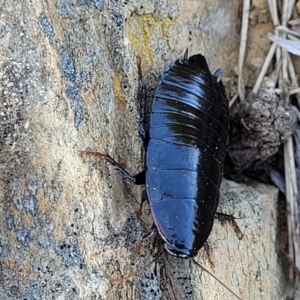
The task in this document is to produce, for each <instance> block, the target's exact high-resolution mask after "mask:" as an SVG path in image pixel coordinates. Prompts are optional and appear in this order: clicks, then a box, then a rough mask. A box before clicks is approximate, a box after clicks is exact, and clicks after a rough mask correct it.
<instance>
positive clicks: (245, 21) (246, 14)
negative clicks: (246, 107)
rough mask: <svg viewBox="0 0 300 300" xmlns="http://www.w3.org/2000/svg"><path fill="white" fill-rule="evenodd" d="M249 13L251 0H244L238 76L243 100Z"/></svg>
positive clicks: (239, 92)
mask: <svg viewBox="0 0 300 300" xmlns="http://www.w3.org/2000/svg"><path fill="white" fill-rule="evenodd" d="M249 13H250V0H244V2H243V17H242V29H241V41H240V49H239V67H238V72H239V78H238V94H239V97H240V100H241V101H243V100H244V99H245V86H244V81H243V74H242V73H243V66H244V59H245V52H246V44H247V36H248V34H247V32H248V25H249Z"/></svg>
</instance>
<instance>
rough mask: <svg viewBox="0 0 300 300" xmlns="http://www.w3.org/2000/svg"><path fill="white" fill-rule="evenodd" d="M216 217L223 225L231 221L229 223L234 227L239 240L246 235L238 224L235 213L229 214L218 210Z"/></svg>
mask: <svg viewBox="0 0 300 300" xmlns="http://www.w3.org/2000/svg"><path fill="white" fill-rule="evenodd" d="M215 218H216V219H217V220H219V221H220V222H221V224H222V225H224V224H225V222H229V224H230V225H231V226H232V227H233V229H234V231H235V233H236V235H237V237H238V238H239V240H241V239H242V238H243V237H244V234H243V233H242V231H241V229H240V228H239V226H238V225H237V223H236V221H235V219H236V218H235V217H234V216H233V215H227V214H223V213H219V212H217V213H216V215H215Z"/></svg>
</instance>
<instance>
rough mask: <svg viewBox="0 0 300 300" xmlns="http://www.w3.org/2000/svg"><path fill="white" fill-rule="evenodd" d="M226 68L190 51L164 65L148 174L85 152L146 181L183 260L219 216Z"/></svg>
mask: <svg viewBox="0 0 300 300" xmlns="http://www.w3.org/2000/svg"><path fill="white" fill-rule="evenodd" d="M139 73H140V84H141V86H142V87H141V90H142V92H141V93H140V94H141V98H142V99H141V101H142V104H141V106H142V109H141V112H142V116H141V120H142V121H144V113H145V106H144V103H145V101H146V99H145V98H146V88H145V85H144V82H143V79H142V75H141V70H140V66H139ZM220 73H221V72H220V70H217V71H216V72H215V73H214V74H211V72H210V70H209V67H208V65H207V62H206V59H205V57H204V56H203V55H201V54H197V55H193V56H191V57H188V52H187V51H186V52H185V54H184V56H183V58H182V57H181V58H179V59H177V60H175V61H174V62H172V63H171V64H170V65H169V66H168V67H167V68H166V69H165V71H164V72H163V73H162V75H161V77H160V81H159V83H158V85H157V88H156V91H155V94H154V98H153V103H152V106H151V109H150V120H149V128H148V129H146V128H145V126H144V125H145V124H141V125H140V134H141V135H142V138H143V141H144V145H145V148H146V169H145V170H144V171H142V172H141V173H138V174H137V175H135V176H131V175H130V174H129V173H128V172H127V171H126V170H125V169H123V168H122V167H121V166H120V165H119V164H118V163H117V162H116V161H115V160H114V159H113V158H111V157H110V156H109V155H104V154H101V153H98V152H92V151H80V154H90V155H100V156H104V157H105V159H106V160H107V161H108V162H109V163H111V164H112V165H113V166H115V167H116V168H117V170H119V171H120V172H121V174H122V176H123V177H124V178H126V179H129V180H130V181H132V182H133V183H135V184H146V190H147V195H148V199H149V202H150V206H151V212H152V216H153V219H154V223H155V227H156V229H157V231H158V233H159V235H160V237H161V238H162V240H163V241H164V243H165V249H166V250H167V251H168V252H169V253H171V254H172V255H174V256H176V257H179V258H194V257H195V256H196V255H197V254H198V252H199V250H200V249H201V248H202V246H203V245H204V244H205V242H206V241H207V239H208V236H209V234H210V232H211V230H212V227H213V223H214V220H215V218H217V217H218V213H217V207H218V203H219V189H220V184H221V180H222V176H223V166H224V159H225V155H226V140H227V135H228V122H229V118H228V101H227V98H226V95H225V89H224V86H223V84H222V82H221V81H220V80H219V77H220ZM219 215H220V216H221V217H222V218H223V219H224V217H225V218H226V215H223V214H219ZM228 218H229V219H231V220H232V216H228ZM196 263H197V262H196ZM197 265H199V264H198V263H197ZM201 267H202V266H201ZM226 288H227V287H226ZM227 289H228V288H227ZM230 292H232V291H231V290H230ZM232 293H233V292H232ZM233 294H234V293H233ZM234 295H235V296H236V297H237V298H238V299H240V298H239V296H237V295H236V294H234Z"/></svg>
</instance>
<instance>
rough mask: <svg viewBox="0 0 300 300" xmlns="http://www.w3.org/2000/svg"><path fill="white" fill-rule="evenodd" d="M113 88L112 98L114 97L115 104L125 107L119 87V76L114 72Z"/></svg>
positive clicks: (120, 87)
mask: <svg viewBox="0 0 300 300" xmlns="http://www.w3.org/2000/svg"><path fill="white" fill-rule="evenodd" d="M113 87H114V96H115V101H116V103H117V104H121V105H125V104H126V100H125V97H124V93H123V90H122V86H121V79H120V74H119V73H117V72H114V75H113Z"/></svg>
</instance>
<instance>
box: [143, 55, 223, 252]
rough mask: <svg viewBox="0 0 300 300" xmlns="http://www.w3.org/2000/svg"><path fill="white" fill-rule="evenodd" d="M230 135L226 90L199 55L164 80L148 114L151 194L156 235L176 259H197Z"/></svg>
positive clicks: (215, 201)
mask: <svg viewBox="0 0 300 300" xmlns="http://www.w3.org/2000/svg"><path fill="white" fill-rule="evenodd" d="M227 132H228V102H227V99H226V96H225V90H224V87H223V84H222V83H221V82H218V80H217V78H216V77H215V76H214V75H212V74H211V73H210V71H209V68H208V65H207V63H206V60H205V58H204V57H203V56H202V55H201V54H197V55H194V56H192V57H190V58H188V57H187V55H185V56H184V58H183V59H182V58H181V59H178V60H176V61H175V62H173V63H172V64H171V65H170V66H169V67H168V68H167V69H166V70H165V71H164V73H163V74H162V75H161V79H160V82H159V84H158V87H157V90H156V92H155V96H154V100H153V104H152V109H151V113H150V129H149V138H150V139H149V145H148V149H147V158H146V165H147V174H146V183H147V193H148V197H149V200H150V203H151V209H152V214H153V217H154V220H155V224H156V226H157V229H158V231H159V233H160V235H161V236H162V238H163V239H164V240H165V243H166V244H165V247H166V249H167V250H168V251H169V252H170V253H171V254H173V255H176V256H179V257H184V258H190V257H194V256H195V255H197V253H198V251H199V249H200V248H201V247H202V246H203V244H204V242H205V241H206V240H207V238H208V236H209V234H210V232H211V229H212V226H213V222H214V218H215V213H216V209H217V206H218V201H219V187H220V183H221V179H222V173H223V164H224V158H225V154H226V139H227Z"/></svg>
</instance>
